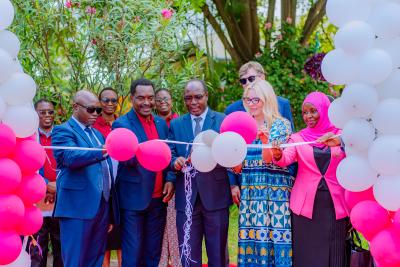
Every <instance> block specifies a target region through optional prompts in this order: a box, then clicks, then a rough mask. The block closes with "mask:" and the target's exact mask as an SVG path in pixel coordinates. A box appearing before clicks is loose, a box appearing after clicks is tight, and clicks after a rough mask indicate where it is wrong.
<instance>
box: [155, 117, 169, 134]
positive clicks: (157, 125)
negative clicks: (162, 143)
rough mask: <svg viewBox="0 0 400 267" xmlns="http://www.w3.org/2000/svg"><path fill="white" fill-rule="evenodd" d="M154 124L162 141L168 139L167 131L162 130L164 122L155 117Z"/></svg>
mask: <svg viewBox="0 0 400 267" xmlns="http://www.w3.org/2000/svg"><path fill="white" fill-rule="evenodd" d="M154 124H155V125H156V129H157V133H158V137H159V138H160V139H167V136H165V131H164V129H163V128H162V122H161V119H160V118H158V117H156V116H154Z"/></svg>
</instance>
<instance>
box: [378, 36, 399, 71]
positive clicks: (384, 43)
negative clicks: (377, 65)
mask: <svg viewBox="0 0 400 267" xmlns="http://www.w3.org/2000/svg"><path fill="white" fill-rule="evenodd" d="M375 47H377V48H380V49H383V50H385V51H386V52H387V53H388V54H389V56H390V58H391V59H392V62H393V68H399V67H400V49H399V47H400V37H396V38H394V39H382V38H378V39H376V41H375Z"/></svg>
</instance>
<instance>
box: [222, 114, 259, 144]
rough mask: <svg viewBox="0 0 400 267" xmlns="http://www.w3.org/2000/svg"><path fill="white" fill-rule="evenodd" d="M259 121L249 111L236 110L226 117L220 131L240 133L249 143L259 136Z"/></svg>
mask: <svg viewBox="0 0 400 267" xmlns="http://www.w3.org/2000/svg"><path fill="white" fill-rule="evenodd" d="M257 131H258V127H257V122H256V120H255V119H254V118H253V117H252V116H251V115H250V114H249V113H247V112H244V111H236V112H233V113H231V114H229V115H228V116H226V117H225V119H224V120H223V122H222V124H221V129H220V132H221V133H224V132H235V133H238V134H240V135H241V136H242V137H243V139H244V140H245V141H246V143H247V144H251V143H252V142H253V141H254V140H255V139H256V137H257Z"/></svg>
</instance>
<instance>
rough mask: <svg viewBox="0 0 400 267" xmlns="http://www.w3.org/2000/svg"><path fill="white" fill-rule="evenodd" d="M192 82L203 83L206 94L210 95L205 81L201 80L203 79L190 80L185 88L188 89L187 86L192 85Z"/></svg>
mask: <svg viewBox="0 0 400 267" xmlns="http://www.w3.org/2000/svg"><path fill="white" fill-rule="evenodd" d="M191 82H199V83H201V85H202V86H203V89H204V92H206V93H208V88H207V85H206V83H205V81H203V80H201V79H196V78H195V79H190V80H189V81H187V83H186V84H185V88H186V86H187V85H188V84H189V83H191Z"/></svg>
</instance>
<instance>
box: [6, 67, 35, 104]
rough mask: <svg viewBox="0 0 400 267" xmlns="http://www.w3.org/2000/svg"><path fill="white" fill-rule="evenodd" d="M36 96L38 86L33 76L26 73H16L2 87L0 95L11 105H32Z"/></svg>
mask: <svg viewBox="0 0 400 267" xmlns="http://www.w3.org/2000/svg"><path fill="white" fill-rule="evenodd" d="M35 94H36V84H35V81H34V80H33V79H32V77H31V76H29V75H28V74H25V73H18V72H16V73H14V74H13V75H12V76H11V78H10V79H9V80H7V81H6V82H5V83H3V84H2V86H1V87H0V95H2V96H3V98H4V100H5V101H6V102H7V104H9V105H23V104H25V103H31V102H32V100H33V97H34V96H35Z"/></svg>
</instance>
